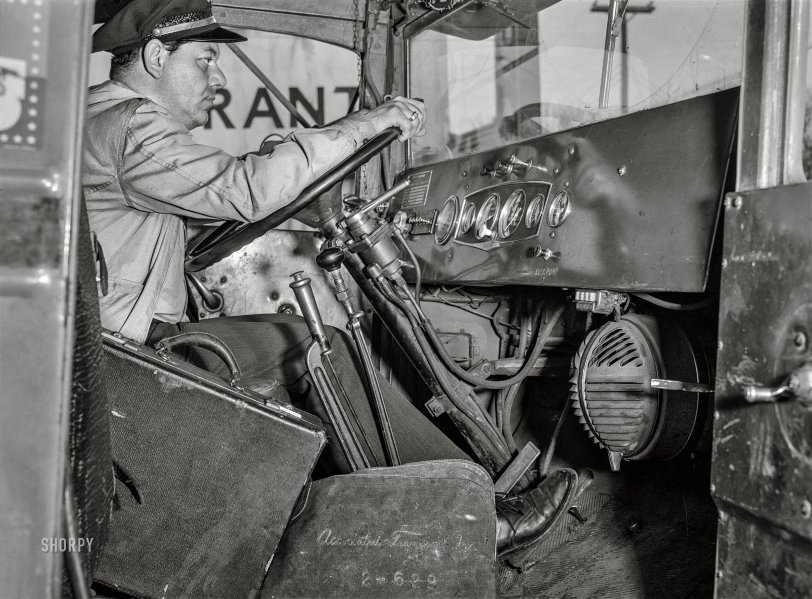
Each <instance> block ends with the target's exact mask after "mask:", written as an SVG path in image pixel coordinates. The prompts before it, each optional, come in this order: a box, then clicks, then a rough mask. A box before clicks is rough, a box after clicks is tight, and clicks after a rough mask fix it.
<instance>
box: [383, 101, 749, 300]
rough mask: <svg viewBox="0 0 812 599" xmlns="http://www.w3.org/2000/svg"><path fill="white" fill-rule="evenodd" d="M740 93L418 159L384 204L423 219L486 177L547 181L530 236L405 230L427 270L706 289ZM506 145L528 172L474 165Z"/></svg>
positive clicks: (503, 280)
mask: <svg viewBox="0 0 812 599" xmlns="http://www.w3.org/2000/svg"><path fill="white" fill-rule="evenodd" d="M737 98H738V90H737V89H733V90H728V91H725V92H720V93H717V94H713V95H709V96H703V97H699V98H694V99H691V100H686V101H684V102H679V103H676V104H671V105H668V106H663V107H659V108H654V109H651V110H648V111H645V112H639V113H635V114H631V115H628V116H624V117H621V118H618V119H613V120H609V121H604V122H600V123H595V124H592V125H588V126H585V127H581V128H578V129H573V130H570V131H564V132H561V133H557V134H554V135H550V136H547V137H541V138H538V139H536V140H531V141H528V142H522V143H519V144H515V145H511V146H506V147H504V148H502V149H499V150H493V151H487V152H483V153H479V154H473V155H471V156H467V157H462V158H458V159H454V160H450V161H447V162H443V163H440V164H436V165H434V166H428V167H419V168H416V169H413V170H411V171H409V172H407V176H410V177H412V178H413V179H415V180H414V181H413V183H414V184H413V186H412V189H407V190H406V191H405V192H404V193H402V194H401V195H400V196H399V197H397V198H396V199H395V200H393V203H392V205H393V206H392V207H393V209H399V208H400V207H401V206H402V205H403V204H404V203H406V205H407V207H409V208H408V209H407V210H406V212H407V213H408V214H409V215H411V216H417V217H423V218H424V219H426V220H428V219H431V218H432V217H433V214H434V211H435V210H439V209H440V208H441V206H442V205H443V202H444V201H445V200H446V198H448V197H449V196H452V195H456V196H457V197H458V198H463V197H466V196H471V194H475V193H476V192H477V191H480V190H483V189H485V188H487V187H490V186H493V185H495V184H497V185H498V186H501V187H504V188H505V191H506V192H507V190H508V188H509V189H511V190H512V189H515V187H516V184H517V183H518V182H524V183H525V184H529V182H539V181H542V182H547V183H549V184H551V185H552V189H551V190H550V193H549V199H548V202H547V204H548V205H547V207H546V209H545V214H544V222H543V224H542V225H541V227H540V229H539V231H538V234H537V235H535V236H534V237H532V238H531V239H524V240H519V241H516V242H514V243H510V244H500V246H499V247H493V246H492V245H487V244H486V245H482V244H480V246H481V247H470V246H466V245H463V244H461V243H459V242H456V241H452V242H450V243H448V244H445V245H443V246H439V245H437V244H436V243H435V240H434V236H433V235H414V236H412V237H411V238H410V242H411V245H412V248H413V249H414V251H415V253H416V254H417V256H418V257H419V258H420V259H421V261H422V263H423V265H424V266H423V268H424V272H423V276H424V279H425V280H426V281H430V282H452V281H453V282H455V283H466V284H477V285H503V284H524V285H539V286H564V287H590V288H608V289H622V290H630V291H637V290H640V291H642V290H646V291H683V292H699V291H703V290H704V288H705V284H706V281H707V275H708V267H709V263H710V253H711V248H712V244H713V237H714V233H715V230H716V222H717V218H718V211H719V206H720V204H721V194H722V191H723V184H724V181H725V176H726V170H727V165H728V158H729V155H730V149H731V145H732V136H733V131H734V124H735V117H736V106H737ZM512 155H515V156H516V157H517V158H519V159H521V160H522V161H524V162H530V161H532V165H533V166H532V168H530V169H529V171H528V172H527V173H526V174H525V173H524V169H523V168H520V167H517V168H514V169H513V171H512V172H511V173H510V174H509V175H506V176H504V177H500V176H498V175H497V176H496V178H495V179H493V180H492V179H491V178H490V177H489V176H487V175H483V172H484V171H486V170H489V169H493V168H494V165H495V164H496V163H497V161H501V163H502V164H505V163H507V162H509V160H510V157H511V156H512ZM429 173H430V177H429V175H428V174H429ZM421 182H422V186H421V185H419V183H421ZM533 185H537V183H534V184H533ZM529 186H530V185H528V187H529ZM424 187H426V188H427V189H425V190H423V189H422V188H424ZM421 191H422V192H423V193H422V195H421V193H419V192H421ZM562 192H566V194H568V195H569V198H570V205H571V207H570V213H569V215H568V217H567V218H566V220H565V221H564V222H562V223H560V225H559V226H557V227H553V226H550V219H549V217H550V210H551V209H552V208H553V207H554V205H555V202H554V198H555V197H556V196H557V195H559V194H561V193H562ZM530 197H532V194H531V195H528V200H529V199H530ZM505 198H506V196H505V197H502V198H501V201H502V202H504V201H505ZM553 222H556V221H555V219H554V220H553ZM424 228H425V227H424ZM462 241H464V239H462ZM545 256H546V258H545Z"/></svg>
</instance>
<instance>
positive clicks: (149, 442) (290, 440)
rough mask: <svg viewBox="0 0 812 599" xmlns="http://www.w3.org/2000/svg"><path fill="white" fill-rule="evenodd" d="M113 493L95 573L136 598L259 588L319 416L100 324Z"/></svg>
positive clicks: (313, 453) (220, 598)
mask: <svg viewBox="0 0 812 599" xmlns="http://www.w3.org/2000/svg"><path fill="white" fill-rule="evenodd" d="M104 348H105V360H106V364H105V373H106V377H105V378H106V385H107V389H108V395H109V398H110V407H111V413H110V416H111V418H110V423H111V431H112V449H113V460H114V464H115V470H116V478H117V484H116V494H115V498H116V499H115V502H114V508H113V514H112V522H111V526H110V536H109V538H108V540H107V543H106V545H105V547H104V549H103V552H102V556H101V559H100V563H99V567H98V569H97V572H96V576H95V578H96V580H97V581H98V582H101V583H103V584H105V585H107V586H111V587H113V588H115V589H118V590H121V591H124V592H126V593H128V594H130V595H134V596H136V597H154V598H155V599H171V598H178V597H189V598H194V599H199V598H205V597H211V598H216V599H226V598H230V597H234V598H235V599H243V598H245V597H249V596H251V595H252V594H253V593H254V592H255V591H256V589H258V588H259V587H260V585H261V583H262V579H263V578H264V574H265V570H266V568H267V566H268V564H269V562H270V560H271V558H272V557H273V555H274V551H275V550H276V548H277V544H278V543H279V540H280V538H281V537H282V534H283V532H284V530H285V527H286V525H287V523H288V520H289V517H290V514H291V511H292V509H293V506H294V504H295V502H296V500H297V498H298V496H299V494H300V492H301V491H302V489H303V488H304V485H305V483H306V482H307V480H308V477H309V475H310V473H311V471H312V469H313V466H314V465H315V462H316V459H317V458H318V456H319V454H320V452H321V450H322V449H323V447H324V445H325V443H326V435H325V432H324V429H323V428H322V425H321V421H320V420H318V419H317V418H316V417H314V416H312V415H309V414H307V413H304V412H301V411H299V410H297V409H295V408H293V407H292V406H290V405H289V404H288V403H287V393H286V392H285V391H284V388H282V387H281V386H278V385H277V386H276V387H274V388H273V389H272V391H271V396H270V397H268V396H263V395H259V394H257V393H253V392H251V391H247V390H242V389H239V388H237V387H235V386H233V385H231V384H229V382H227V381H225V380H223V379H221V378H219V377H217V376H215V375H213V374H210V373H208V372H206V371H204V370H201V369H199V368H196V367H194V366H192V365H189V364H187V363H185V362H183V361H181V360H178V359H176V358H174V357H172V355H171V354H166V355H164V354H161V355H159V354H158V353H157V352H155V351H154V350H152V349H150V348H148V347H146V346H143V345H140V344H137V343H134V342H132V341H130V340H128V339H125V338H123V337H120V336H115V335H110V334H107V333H106V334H105V335H104Z"/></svg>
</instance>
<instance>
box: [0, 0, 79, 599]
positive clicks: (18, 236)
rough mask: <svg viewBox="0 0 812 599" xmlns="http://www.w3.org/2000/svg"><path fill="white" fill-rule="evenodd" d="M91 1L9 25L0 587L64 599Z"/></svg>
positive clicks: (3, 107)
mask: <svg viewBox="0 0 812 599" xmlns="http://www.w3.org/2000/svg"><path fill="white" fill-rule="evenodd" d="M92 12H93V5H92V3H91V2H89V1H88V2H59V1H56V0H50V1H49V0H31V1H30V2H24V1H22V0H20V1H16V0H9V1H8V2H4V3H3V8H2V18H1V19H0V67H2V74H1V75H0V81H1V82H2V84H3V85H2V87H3V94H2V95H0V117H1V118H0V384H2V390H3V391H2V397H1V398H0V473H1V474H0V507H2V510H0V538H1V539H2V543H0V589H2V594H3V595H4V596H7V597H36V598H38V599H40V598H43V597H55V596H57V595H58V594H59V588H60V585H59V581H60V579H61V555H60V554H58V553H52V552H46V551H44V550H43V545H42V540H43V539H51V538H55V537H59V536H61V534H62V533H61V520H62V519H61V513H62V511H61V509H62V483H63V471H64V468H65V449H66V437H67V427H68V418H67V410H68V401H69V396H70V380H71V378H70V375H71V372H70V367H71V346H72V331H73V315H72V312H73V308H72V298H73V293H72V281H73V273H75V252H74V247H75V240H73V239H71V236H70V234H71V232H72V231H73V230H74V226H73V225H74V223H75V221H76V215H77V213H78V211H76V210H74V206H75V205H76V204H75V202H76V201H77V198H78V197H79V196H78V194H79V184H80V177H79V162H80V160H79V158H80V156H79V150H80V144H81V139H82V124H83V121H84V103H85V93H86V92H85V88H86V81H87V57H88V54H89V42H90V23H91V16H92Z"/></svg>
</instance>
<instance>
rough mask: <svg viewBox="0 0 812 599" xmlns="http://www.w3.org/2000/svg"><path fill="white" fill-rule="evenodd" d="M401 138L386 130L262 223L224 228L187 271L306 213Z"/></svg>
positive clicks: (204, 243) (194, 252) (199, 248)
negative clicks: (338, 185) (324, 196)
mask: <svg viewBox="0 0 812 599" xmlns="http://www.w3.org/2000/svg"><path fill="white" fill-rule="evenodd" d="M398 135H400V130H399V129H398V128H397V127H390V128H388V129H385V130H384V131H382V132H381V133H379V134H378V135H376V136H375V137H373V138H372V139H371V140H369V141H368V142H367V143H365V144H364V145H362V146H361V147H360V148H358V149H357V150H356V151H355V153H353V154H352V155H351V156H349V157H348V158H345V159H344V160H343V161H342V162H341V163H339V164H338V165H337V166H335V167H333V168H332V169H330V170H329V171H327V172H326V173H324V174H323V175H321V176H320V177H319V178H318V179H316V180H315V181H314V182H313V183H311V184H310V185H309V186H308V187H307V188H305V190H304V191H303V192H302V193H301V195H300V196H299V197H298V198H296V199H295V200H293V201H292V202H291V203H290V204H287V205H286V206H283V207H282V208H280V209H279V210H277V211H276V212H274V213H273V214H269V215H268V216H266V217H265V218H263V219H262V220H258V221H256V222H253V223H242V222H238V221H233V222H227V223H224V224H222V225H220V226H219V227H217V228H216V229H215V230H214V231H212V232H211V233H209V234H208V235H206V237H205V238H204V239H202V240H201V241H199V242H198V243H197V244H196V245H195V246H194V247H193V248H191V249H190V250H189V252H188V254H187V256H186V271H187V272H197V271H199V270H203V269H204V268H207V267H208V266H211V265H212V264H214V263H216V262H218V261H220V260H222V259H223V258H225V257H226V256H229V255H231V254H233V253H234V252H236V251H237V250H238V249H240V248H241V247H243V246H244V245H247V244H249V243H251V242H252V241H254V240H255V239H256V238H258V237H261V236H262V235H264V234H265V233H267V232H268V231H270V230H271V229H273V228H274V227H277V226H279V225H280V224H282V223H283V222H285V221H286V220H288V219H289V218H291V217H292V216H293V215H294V214H296V213H297V212H300V211H301V210H304V209H305V208H307V207H308V206H310V205H311V204H312V203H314V202H315V201H316V200H318V199H319V198H320V197H321V196H322V195H323V194H325V193H327V192H328V191H329V190H330V189H331V188H332V187H333V186H335V185H337V184H338V183H341V181H343V180H344V179H345V178H346V177H347V176H348V175H349V174H350V173H352V172H354V171H356V170H358V168H360V167H361V166H362V165H363V164H365V163H366V162H367V161H368V160H369V159H370V158H372V157H373V156H375V155H376V154H378V153H380V152H381V151H382V150H383V149H384V148H386V147H387V146H388V145H389V144H390V143H392V142H393V141H394V140H395V139H397V137H398Z"/></svg>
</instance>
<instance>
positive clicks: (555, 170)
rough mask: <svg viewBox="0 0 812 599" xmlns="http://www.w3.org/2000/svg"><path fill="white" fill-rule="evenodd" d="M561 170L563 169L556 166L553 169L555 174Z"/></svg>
mask: <svg viewBox="0 0 812 599" xmlns="http://www.w3.org/2000/svg"><path fill="white" fill-rule="evenodd" d="M560 172H561V169H560V168H554V169H553V174H554V175H557V174H558V173H560Z"/></svg>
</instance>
